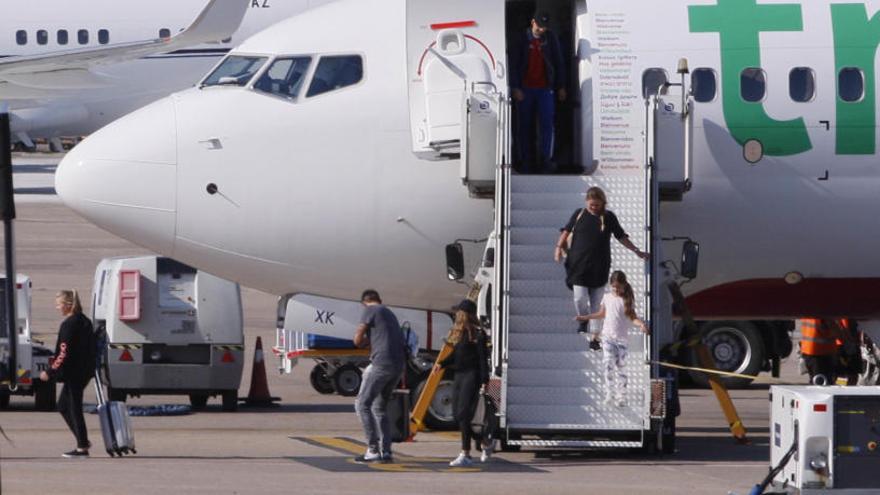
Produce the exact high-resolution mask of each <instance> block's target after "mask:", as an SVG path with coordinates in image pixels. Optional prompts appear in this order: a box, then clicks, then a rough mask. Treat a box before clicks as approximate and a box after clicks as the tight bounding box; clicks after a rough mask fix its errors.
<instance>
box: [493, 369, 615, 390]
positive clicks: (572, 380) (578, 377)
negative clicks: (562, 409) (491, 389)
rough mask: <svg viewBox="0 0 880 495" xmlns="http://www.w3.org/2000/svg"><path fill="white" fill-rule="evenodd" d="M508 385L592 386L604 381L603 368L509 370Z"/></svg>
mask: <svg viewBox="0 0 880 495" xmlns="http://www.w3.org/2000/svg"><path fill="white" fill-rule="evenodd" d="M507 383H508V386H517V387H590V386H594V385H595V384H601V383H604V382H603V378H602V374H601V370H594V369H585V368H584V369H577V370H559V369H531V370H525V369H519V368H510V369H508V372H507Z"/></svg>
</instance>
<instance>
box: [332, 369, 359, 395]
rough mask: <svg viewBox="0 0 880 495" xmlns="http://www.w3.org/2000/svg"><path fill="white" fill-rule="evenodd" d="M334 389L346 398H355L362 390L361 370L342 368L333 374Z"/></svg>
mask: <svg viewBox="0 0 880 495" xmlns="http://www.w3.org/2000/svg"><path fill="white" fill-rule="evenodd" d="M333 388H334V389H335V390H336V393H337V394H339V395H342V396H344V397H353V396H355V395H357V393H358V391H359V390H360V389H361V370H360V369H358V367H357V366H354V365H351V364H346V365H345V366H340V367H339V368H338V369H337V370H336V373H334V374H333Z"/></svg>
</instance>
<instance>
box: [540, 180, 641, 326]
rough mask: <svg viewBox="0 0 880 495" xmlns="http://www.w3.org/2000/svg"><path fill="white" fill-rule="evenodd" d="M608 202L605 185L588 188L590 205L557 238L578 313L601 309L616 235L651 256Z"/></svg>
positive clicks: (638, 253)
mask: <svg viewBox="0 0 880 495" xmlns="http://www.w3.org/2000/svg"><path fill="white" fill-rule="evenodd" d="M607 202H608V200H607V199H606V198H605V192H604V191H603V190H602V189H601V188H599V187H591V188H589V189H587V198H586V208H579V209H577V210H575V212H574V213H572V215H571V218H570V219H569V220H568V223H567V224H566V225H565V227H562V229H561V230H562V232H561V233H560V234H559V239H557V241H556V249H555V251H554V255H553V258H554V259H555V260H556V262H557V263H558V262H560V261H561V260H562V259H563V258H565V274H566V277H565V283H566V284H567V285H568V286H569V287H571V288H572V290H573V291H574V306H575V310H576V311H577V314H578V316H583V315H588V314H590V313H595V312H596V311H598V310H599V304H600V303H601V302H602V296H603V295H604V294H605V284H606V283H608V274H609V273H610V271H611V235H612V234H613V235H614V238H615V239H617V240H618V241H619V242H620V243H621V244H623V246H624V247H626V248H627V249H629V250H630V251H632V252H634V253H635V254H636V256H638V257H640V258H642V259H648V253H645V252H643V251H640V250H639V248H637V247H636V246H635V245H634V244H633V243H632V242H631V241H630V240H629V236H627V235H626V232H624V231H623V228H622V227H621V226H620V222H619V221H618V220H617V216H616V215H615V214H614V213H612V212H611V211H610V210H607V209H605V204H606V203H607ZM569 236H571V239H569ZM569 244H570V247H569ZM588 331H589V330H588V327H587V322H582V323H581V324H580V326H579V327H578V332H579V333H587V332H588Z"/></svg>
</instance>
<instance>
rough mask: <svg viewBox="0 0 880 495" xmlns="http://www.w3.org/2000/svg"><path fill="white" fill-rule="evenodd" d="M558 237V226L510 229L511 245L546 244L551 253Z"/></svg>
mask: <svg viewBox="0 0 880 495" xmlns="http://www.w3.org/2000/svg"><path fill="white" fill-rule="evenodd" d="M560 225H562V224H560ZM558 239H559V226H549V227H513V228H511V229H510V243H511V244H512V245H535V246H547V247H548V248H550V252H551V253H552V252H553V246H555V245H556V241H557V240H558Z"/></svg>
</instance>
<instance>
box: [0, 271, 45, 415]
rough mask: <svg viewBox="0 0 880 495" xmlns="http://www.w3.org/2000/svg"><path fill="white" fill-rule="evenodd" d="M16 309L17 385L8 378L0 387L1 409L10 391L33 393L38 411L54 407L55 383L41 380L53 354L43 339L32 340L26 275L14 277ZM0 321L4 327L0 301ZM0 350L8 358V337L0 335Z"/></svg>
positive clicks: (1, 291)
mask: <svg viewBox="0 0 880 495" xmlns="http://www.w3.org/2000/svg"><path fill="white" fill-rule="evenodd" d="M5 279H6V275H5V274H0V301H3V300H5V299H4V298H5V297H6V294H5V291H6V289H5V287H6V285H5ZM15 289H16V290H15V308H16V309H15V312H16V319H17V320H18V325H16V328H18V339H17V341H18V346H17V349H18V353H17V361H18V362H17V366H16V367H17V370H16V374H17V376H16V386H15V387H13V388H10V387H9V385H11V384H10V383H9V382H8V381H7V382H5V383H3V384H2V387H0V409H5V408H6V407H8V406H9V400H10V396H11V395H33V396H34V405H35V406H36V409H37V410H40V411H54V410H55V383H54V382H48V383H47V382H42V381H40V379H39V375H40V372H41V371H45V370H48V369H49V359H50V358H51V357H52V355H53V354H54V353H53V352H52V350H51V349H49V348H47V347H44V346H43V345H42V342H39V341H37V340H34V338H33V336H32V335H31V294H32V291H33V284H32V282H31V279H30V277H28V276H27V275H22V274H21V273H19V274H17V275H16V277H15ZM0 325H2V328H6V306H5V305H4V304H0ZM0 350H2V353H3V354H4V356H3V359H2V362H3V363H6V362H7V361H8V352H9V339H7V338H0Z"/></svg>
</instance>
